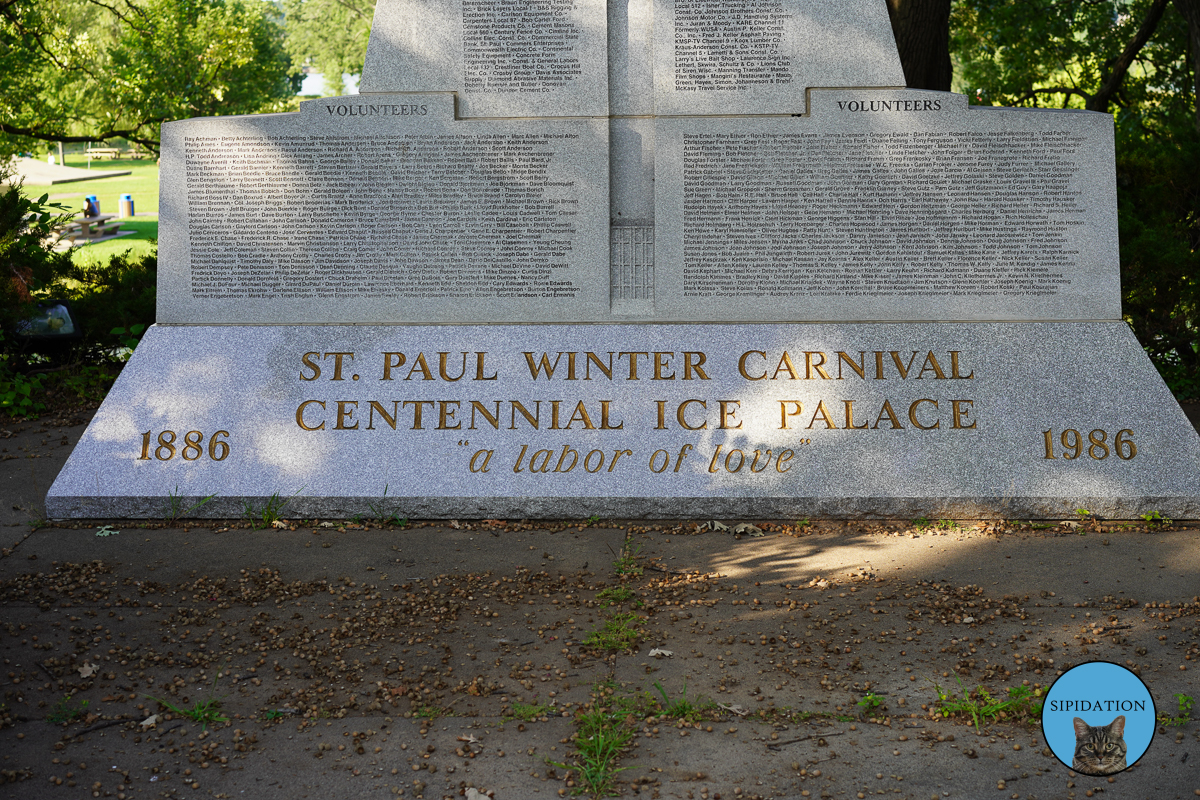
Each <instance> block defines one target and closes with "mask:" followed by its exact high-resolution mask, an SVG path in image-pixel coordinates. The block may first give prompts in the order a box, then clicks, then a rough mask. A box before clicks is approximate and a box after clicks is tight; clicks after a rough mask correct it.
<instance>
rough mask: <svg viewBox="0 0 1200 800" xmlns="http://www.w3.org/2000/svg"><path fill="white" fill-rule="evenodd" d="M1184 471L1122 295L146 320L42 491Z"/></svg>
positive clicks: (550, 493) (450, 492)
mask: <svg viewBox="0 0 1200 800" xmlns="http://www.w3.org/2000/svg"><path fill="white" fill-rule="evenodd" d="M1197 474H1200V436H1197V434H1196V432H1195V430H1194V429H1193V428H1192V426H1191V425H1190V424H1189V423H1188V421H1187V419H1186V417H1185V416H1184V414H1183V412H1182V411H1181V410H1180V408H1179V406H1178V404H1177V403H1176V402H1175V400H1174V398H1173V397H1172V396H1171V393H1170V392H1169V390H1168V389H1167V388H1166V386H1165V385H1164V384H1163V382H1162V380H1161V379H1160V378H1159V376H1158V374H1157V373H1156V371H1155V370H1154V368H1153V366H1152V365H1151V363H1150V361H1149V359H1148V358H1147V357H1146V355H1145V353H1144V351H1143V350H1142V348H1141V347H1140V345H1139V344H1138V342H1137V340H1136V339H1135V338H1134V337H1133V335H1132V334H1131V333H1130V331H1129V329H1128V327H1127V326H1126V325H1124V324H1123V323H1121V322H1019V323H937V324H930V323H921V324H877V323H826V324H746V325H703V324H695V325H639V326H622V325H600V324H598V325H508V326H497V325H448V326H332V325H331V326H266V325H263V326H240V325H239V326H234V325H223V326H202V325H186V326H183V325H181V326H164V325H156V326H154V327H152V328H151V329H150V330H149V331H147V333H146V335H145V336H144V338H143V341H142V343H141V344H140V345H139V346H138V349H137V352H136V353H135V354H134V356H133V358H132V359H131V361H130V363H129V364H128V365H127V366H126V368H125V370H124V371H123V373H122V374H121V376H120V378H119V380H118V381H117V383H116V384H115V385H114V387H113V389H112V391H111V392H110V393H109V395H108V397H107V399H106V400H105V401H104V404H103V405H102V406H101V408H100V410H99V411H98V412H97V413H96V416H95V418H94V419H93V421H92V423H91V425H89V427H88V429H87V431H86V433H85V434H84V435H83V437H82V439H81V440H80V442H79V444H78V445H77V446H76V448H75V450H74V452H73V453H72V455H71V458H70V460H69V461H68V462H67V465H66V467H65V468H64V469H63V471H62V473H61V474H60V475H59V476H58V479H57V480H56V481H55V483H54V485H53V486H52V488H51V489H50V492H49V495H48V496H47V499H46V510H47V514H48V515H49V516H50V517H52V518H97V517H133V518H143V517H144V518H155V517H170V516H176V515H180V514H181V513H182V514H183V515H185V516H195V517H210V518H211V517H222V518H227V517H240V516H243V515H245V514H247V513H255V512H257V513H258V514H260V515H261V513H262V512H263V510H264V508H267V507H268V506H269V507H271V508H273V509H274V510H275V511H278V512H279V514H280V516H283V517H288V518H319V517H336V518H349V517H352V516H355V515H362V516H364V517H389V516H392V515H396V516H400V517H410V518H434V519H436V518H450V517H466V518H475V517H498V518H531V519H532V518H564V517H586V516H590V515H593V514H598V515H600V516H603V517H617V518H638V517H658V518H687V517H690V518H700V517H721V518H729V517H741V518H781V517H782V518H791V517H881V518H913V517H922V516H924V517H930V518H936V517H956V518H997V517H999V518H1008V519H1012V518H1053V517H1064V516H1073V515H1074V513H1075V510H1076V509H1079V508H1086V509H1087V510H1088V511H1090V512H1092V513H1094V514H1099V515H1100V516H1103V517H1107V518H1133V517H1135V516H1136V515H1139V514H1144V513H1148V512H1150V511H1158V512H1159V513H1160V514H1162V515H1163V516H1168V517H1172V518H1177V519H1178V518H1196V517H1200V491H1198V487H1197V483H1196V475H1197ZM206 498H207V499H206Z"/></svg>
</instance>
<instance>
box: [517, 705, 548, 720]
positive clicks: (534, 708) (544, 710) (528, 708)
mask: <svg viewBox="0 0 1200 800" xmlns="http://www.w3.org/2000/svg"><path fill="white" fill-rule="evenodd" d="M552 711H554V706H551V705H547V704H545V703H542V704H538V703H519V702H518V703H513V704H512V705H511V706H509V707H508V718H509V719H519V720H521V721H522V722H533V721H534V720H535V719H537V718H538V717H545V716H547V715H549V714H550V713H551V712H552Z"/></svg>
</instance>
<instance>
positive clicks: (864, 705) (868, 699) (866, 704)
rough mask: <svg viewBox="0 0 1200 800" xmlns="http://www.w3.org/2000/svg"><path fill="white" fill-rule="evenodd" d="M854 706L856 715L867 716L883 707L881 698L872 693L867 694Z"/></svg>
mask: <svg viewBox="0 0 1200 800" xmlns="http://www.w3.org/2000/svg"><path fill="white" fill-rule="evenodd" d="M855 705H856V706H858V713H860V714H862V715H863V716H869V715H870V714H872V713H873V712H875V711H876V710H878V709H880V708H882V707H883V698H882V697H880V696H879V695H877V694H875V693H874V692H867V693H866V694H865V695H863V698H862V699H861V700H859V701H858V702H857V703H855Z"/></svg>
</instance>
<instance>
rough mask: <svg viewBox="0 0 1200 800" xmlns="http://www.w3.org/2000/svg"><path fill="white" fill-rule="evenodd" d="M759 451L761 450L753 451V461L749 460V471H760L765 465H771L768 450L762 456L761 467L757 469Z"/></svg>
mask: <svg viewBox="0 0 1200 800" xmlns="http://www.w3.org/2000/svg"><path fill="white" fill-rule="evenodd" d="M761 453H762V451H761V450H755V451H754V461H752V462H750V471H751V472H762V471H763V470H765V469H766V468H767V467H769V466H771V451H770V450H768V451H767V455H766V456H765V457H764V458H763V465H762V467H761V468H759V469H756V467H758V457H759V455H760V454H761Z"/></svg>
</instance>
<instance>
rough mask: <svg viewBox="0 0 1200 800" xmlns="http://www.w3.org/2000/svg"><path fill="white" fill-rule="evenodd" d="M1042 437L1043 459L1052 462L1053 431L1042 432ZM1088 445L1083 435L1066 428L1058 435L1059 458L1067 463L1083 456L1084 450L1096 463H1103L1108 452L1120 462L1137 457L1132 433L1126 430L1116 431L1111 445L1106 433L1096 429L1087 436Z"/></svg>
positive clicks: (1053, 456)
mask: <svg viewBox="0 0 1200 800" xmlns="http://www.w3.org/2000/svg"><path fill="white" fill-rule="evenodd" d="M1042 436H1043V437H1045V439H1046V455H1045V459H1047V460H1053V459H1054V458H1056V456H1055V455H1054V431H1053V430H1048V431H1042ZM1087 437H1088V438H1087V440H1088V444H1087V445H1086V447H1085V445H1084V441H1083V434H1081V433H1080V432H1079V431H1077V430H1075V429H1074V428H1067V429H1066V430H1065V431H1063V432H1062V434H1060V435H1059V437H1058V441H1059V443H1060V444H1062V447H1063V450H1062V452H1061V454H1060V455H1061V456H1062V457H1063V458H1065V459H1067V460H1068V461H1070V460H1072V459H1076V458H1080V457H1081V456H1083V453H1084V451H1085V449H1086V451H1087V454H1088V455H1089V456H1091V457H1092V458H1094V459H1096V460H1097V461H1103V460H1104V459H1106V458H1108V454H1109V453H1110V452H1112V453H1116V454H1117V458H1119V459H1121V460H1122V461H1128V460H1129V459H1131V458H1133V457H1134V456H1136V455H1137V453H1138V449H1137V445H1136V444H1134V443H1133V431H1131V430H1129V429H1128V428H1126V429H1124V430H1121V431H1118V432H1117V435H1116V436H1115V437H1113V440H1112V445H1111V447H1110V445H1109V443H1108V432H1107V431H1104V430H1101V429H1099V428H1097V429H1096V430H1094V431H1091V432H1090V433H1088V435H1087Z"/></svg>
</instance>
